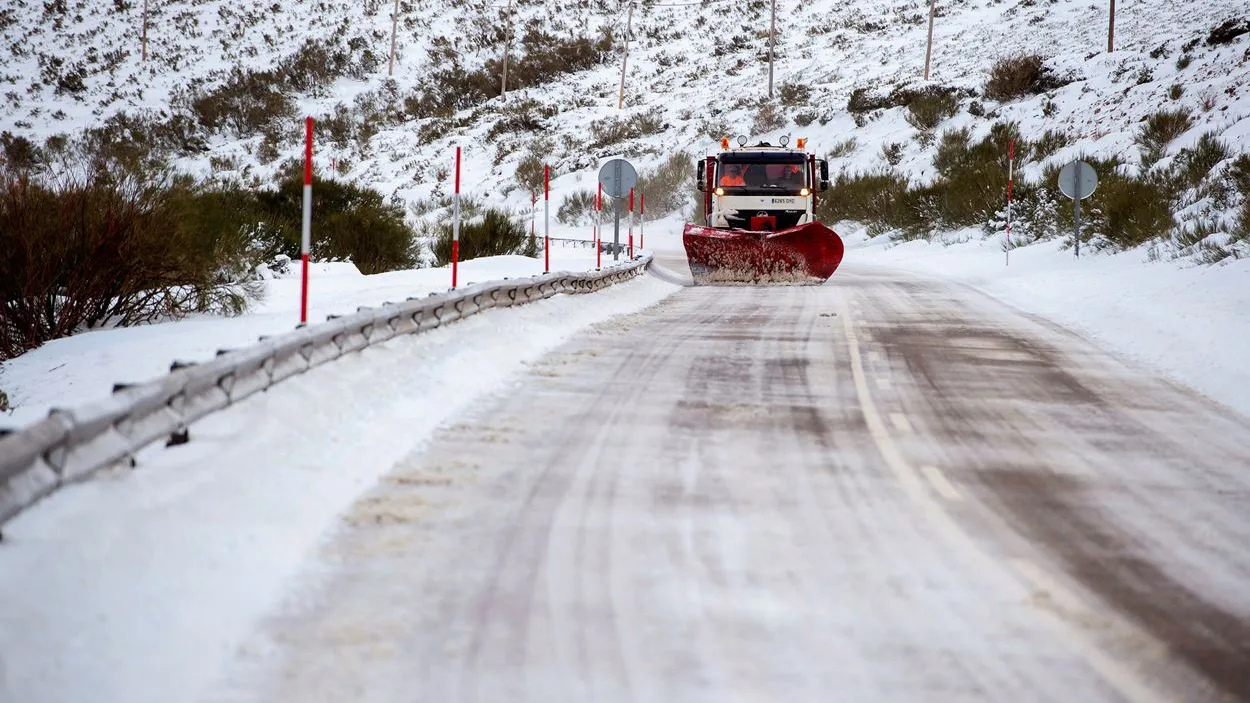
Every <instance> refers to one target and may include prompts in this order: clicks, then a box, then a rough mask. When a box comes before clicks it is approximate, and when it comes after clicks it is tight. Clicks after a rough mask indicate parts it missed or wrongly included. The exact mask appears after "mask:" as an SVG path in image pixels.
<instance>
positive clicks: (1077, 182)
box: [1059, 161, 1098, 259]
mask: <svg viewBox="0 0 1250 703" xmlns="http://www.w3.org/2000/svg"><path fill="white" fill-rule="evenodd" d="M1097 188H1098V172H1097V171H1095V170H1094V167H1093V166H1090V165H1089V164H1087V163H1085V162H1084V161H1073V162H1072V163H1070V164H1068V165H1067V166H1064V167H1063V169H1062V170H1060V171H1059V190H1060V191H1061V192H1062V193H1063V194H1064V195H1066V196H1067V197H1069V198H1072V207H1073V224H1074V230H1075V234H1074V236H1075V238H1076V239H1075V243H1074V245H1073V247H1074V250H1075V252H1076V257H1077V258H1078V259H1079V258H1080V257H1081V201H1082V200H1084V199H1086V198H1088V197H1089V196H1091V195H1093V194H1094V190H1096V189H1097Z"/></svg>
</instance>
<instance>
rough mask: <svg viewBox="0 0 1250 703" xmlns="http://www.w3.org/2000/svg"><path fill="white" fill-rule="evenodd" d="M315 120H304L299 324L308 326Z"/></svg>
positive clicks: (309, 118)
mask: <svg viewBox="0 0 1250 703" xmlns="http://www.w3.org/2000/svg"><path fill="white" fill-rule="evenodd" d="M312 154H313V118H311V117H307V118H305V119H304V218H303V225H302V227H301V228H300V245H299V258H300V265H301V266H302V268H303V270H302V272H301V273H300V289H299V323H300V324H301V325H306V324H308V255H309V253H310V252H311V251H312V172H313V167H312Z"/></svg>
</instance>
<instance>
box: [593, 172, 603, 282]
mask: <svg viewBox="0 0 1250 703" xmlns="http://www.w3.org/2000/svg"><path fill="white" fill-rule="evenodd" d="M602 225H603V184H602V183H600V184H599V192H597V193H595V270H596V271H598V270H599V269H601V268H603V247H602V246H600V245H599V229H600V227H601V226H602Z"/></svg>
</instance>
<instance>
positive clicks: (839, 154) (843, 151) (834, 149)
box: [829, 137, 859, 159]
mask: <svg viewBox="0 0 1250 703" xmlns="http://www.w3.org/2000/svg"><path fill="white" fill-rule="evenodd" d="M858 146H859V142H858V141H857V140H856V139H855V137H850V138H848V139H844V140H842V141H840V142H834V144H833V146H831V147H829V158H831V159H841V158H843V157H846V156H850V155H851V154H853V153H855V149H856V147H858Z"/></svg>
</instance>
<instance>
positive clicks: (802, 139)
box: [794, 137, 807, 151]
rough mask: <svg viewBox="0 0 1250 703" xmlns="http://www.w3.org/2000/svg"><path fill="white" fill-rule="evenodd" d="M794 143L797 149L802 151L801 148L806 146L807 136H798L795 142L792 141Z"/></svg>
mask: <svg viewBox="0 0 1250 703" xmlns="http://www.w3.org/2000/svg"><path fill="white" fill-rule="evenodd" d="M794 145H795V146H796V147H798V149H799V150H800V151H802V150H803V149H806V148H807V138H806V137H799V139H798V141H797V142H795V143H794Z"/></svg>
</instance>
